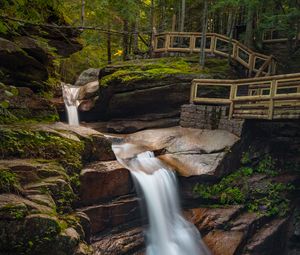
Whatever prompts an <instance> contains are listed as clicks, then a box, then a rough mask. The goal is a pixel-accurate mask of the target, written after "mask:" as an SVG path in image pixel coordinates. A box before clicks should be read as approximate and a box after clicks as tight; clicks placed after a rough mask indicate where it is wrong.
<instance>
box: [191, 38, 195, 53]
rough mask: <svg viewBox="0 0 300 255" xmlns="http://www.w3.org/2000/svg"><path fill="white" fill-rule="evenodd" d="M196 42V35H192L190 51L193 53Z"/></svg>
mask: <svg viewBox="0 0 300 255" xmlns="http://www.w3.org/2000/svg"><path fill="white" fill-rule="evenodd" d="M195 44H196V37H195V35H191V38H190V52H191V53H193V52H194V50H195Z"/></svg>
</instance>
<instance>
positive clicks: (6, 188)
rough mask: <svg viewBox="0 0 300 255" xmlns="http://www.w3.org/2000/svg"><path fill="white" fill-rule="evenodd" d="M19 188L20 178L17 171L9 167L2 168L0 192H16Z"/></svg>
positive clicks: (0, 172) (0, 170)
mask: <svg viewBox="0 0 300 255" xmlns="http://www.w3.org/2000/svg"><path fill="white" fill-rule="evenodd" d="M18 188H19V180H18V178H17V176H16V174H15V173H13V172H12V171H10V170H8V169H0V192H5V193H9V192H16V191H18Z"/></svg>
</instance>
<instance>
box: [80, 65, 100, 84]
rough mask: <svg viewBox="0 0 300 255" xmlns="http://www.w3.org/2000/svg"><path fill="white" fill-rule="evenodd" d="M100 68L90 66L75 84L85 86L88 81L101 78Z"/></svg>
mask: <svg viewBox="0 0 300 255" xmlns="http://www.w3.org/2000/svg"><path fill="white" fill-rule="evenodd" d="M99 73H100V69H98V68H89V69H87V70H85V71H83V72H82V73H81V74H80V75H79V77H78V79H77V81H76V82H75V86H83V85H86V84H87V83H91V82H94V81H98V80H99Z"/></svg>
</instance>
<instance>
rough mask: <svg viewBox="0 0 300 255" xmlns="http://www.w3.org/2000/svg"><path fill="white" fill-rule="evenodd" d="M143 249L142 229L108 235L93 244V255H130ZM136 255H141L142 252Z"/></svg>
mask: <svg viewBox="0 0 300 255" xmlns="http://www.w3.org/2000/svg"><path fill="white" fill-rule="evenodd" d="M143 247H144V236H143V229H142V228H135V229H131V230H126V231H124V232H122V233H118V234H113V235H108V236H106V237H104V238H102V239H101V240H100V241H96V242H95V243H94V244H93V249H94V255H121V254H132V252H134V251H136V250H137V249H142V248H143ZM136 254H140V255H141V254H143V253H142V252H140V253H136Z"/></svg>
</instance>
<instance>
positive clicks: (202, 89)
mask: <svg viewBox="0 0 300 255" xmlns="http://www.w3.org/2000/svg"><path fill="white" fill-rule="evenodd" d="M190 101H191V103H198V104H216V105H224V104H225V105H226V104H227V105H229V118H242V119H283V118H291V119H295V118H300V73H296V74H287V75H277V76H270V77H259V78H251V79H242V80H211V79H195V80H193V82H192V87H191V98H190Z"/></svg>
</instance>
